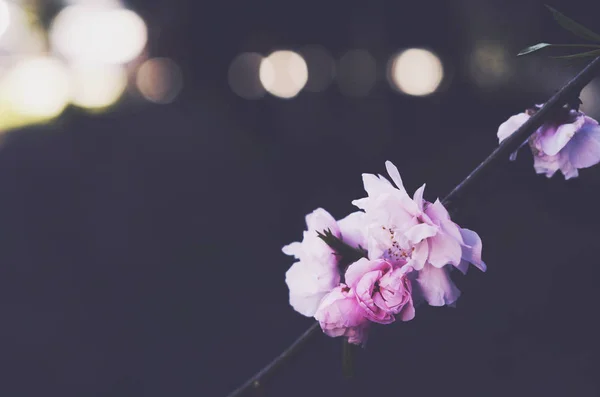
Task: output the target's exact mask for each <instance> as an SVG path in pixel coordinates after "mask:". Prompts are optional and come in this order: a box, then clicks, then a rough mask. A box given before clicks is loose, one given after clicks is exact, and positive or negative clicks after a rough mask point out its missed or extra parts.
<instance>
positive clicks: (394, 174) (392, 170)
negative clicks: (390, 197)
mask: <svg viewBox="0 0 600 397" xmlns="http://www.w3.org/2000/svg"><path fill="white" fill-rule="evenodd" d="M385 169H386V170H387V172H388V174H389V175H390V178H392V181H394V183H395V184H396V186H397V187H398V189H400V190H402V191H404V192H405V191H406V190H405V189H404V185H403V184H402V178H400V172H398V168H397V167H396V166H395V165H394V164H393V163H392V162H391V161H386V162H385Z"/></svg>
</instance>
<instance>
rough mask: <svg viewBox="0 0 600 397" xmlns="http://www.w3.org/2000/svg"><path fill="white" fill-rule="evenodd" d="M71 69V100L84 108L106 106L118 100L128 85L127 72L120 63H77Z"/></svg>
mask: <svg viewBox="0 0 600 397" xmlns="http://www.w3.org/2000/svg"><path fill="white" fill-rule="evenodd" d="M70 71H71V75H70V77H71V102H72V103H73V104H74V105H76V106H79V107H82V108H86V109H102V108H106V107H108V106H110V105H112V104H114V103H115V102H117V101H118V100H119V98H120V97H121V95H122V94H123V92H124V91H125V88H126V87H127V72H126V71H125V69H124V68H123V67H122V66H120V65H111V64H94V63H76V64H74V65H72V66H71V68H70Z"/></svg>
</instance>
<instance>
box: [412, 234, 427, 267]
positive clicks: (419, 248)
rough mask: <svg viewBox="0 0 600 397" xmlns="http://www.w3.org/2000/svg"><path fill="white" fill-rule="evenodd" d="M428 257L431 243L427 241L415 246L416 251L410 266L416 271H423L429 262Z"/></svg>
mask: <svg viewBox="0 0 600 397" xmlns="http://www.w3.org/2000/svg"><path fill="white" fill-rule="evenodd" d="M428 257H429V243H428V242H427V241H422V242H420V243H419V244H417V245H415V250H414V251H413V253H412V256H411V258H410V261H409V262H408V265H409V266H411V267H412V268H413V269H415V270H421V269H423V266H425V262H427V258H428Z"/></svg>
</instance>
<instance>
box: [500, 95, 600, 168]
mask: <svg viewBox="0 0 600 397" xmlns="http://www.w3.org/2000/svg"><path fill="white" fill-rule="evenodd" d="M541 107H542V105H536V106H535V107H534V108H532V109H528V110H526V111H525V112H524V113H519V114H517V115H514V116H512V117H510V118H509V119H508V120H506V121H505V122H504V123H502V124H501V125H500V127H499V128H498V140H499V141H500V143H502V141H503V140H505V139H506V138H508V137H509V136H511V135H512V134H513V133H514V132H515V131H516V130H517V129H518V128H519V127H520V126H521V125H523V124H524V123H525V122H526V121H527V120H528V119H529V117H531V116H532V115H533V114H535V112H537V111H538V110H539V109H540V108H541ZM528 142H529V146H530V147H531V151H532V152H533V159H534V163H533V167H534V168H535V171H536V172H537V173H538V174H545V175H546V176H547V177H548V178H551V177H552V176H553V175H554V174H555V173H556V171H558V170H560V171H561V172H562V174H563V175H564V177H565V179H571V178H575V177H577V176H578V175H579V172H578V171H577V170H578V169H580V168H588V167H591V166H593V165H596V164H598V163H599V162H600V126H599V125H598V122H597V121H596V120H594V119H593V118H591V117H588V116H586V115H585V114H584V113H583V112H580V111H578V110H575V109H572V108H570V107H568V106H565V107H563V108H561V109H560V110H559V111H557V112H556V113H555V114H554V116H553V117H552V118H551V119H550V120H549V121H547V122H546V123H544V124H543V125H542V126H541V127H540V128H538V129H537V130H536V131H535V132H534V133H533V135H531V137H530V138H529V140H528ZM515 158H516V152H515V153H513V154H512V156H511V160H514V159H515Z"/></svg>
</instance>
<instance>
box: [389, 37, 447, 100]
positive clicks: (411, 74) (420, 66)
mask: <svg viewBox="0 0 600 397" xmlns="http://www.w3.org/2000/svg"><path fill="white" fill-rule="evenodd" d="M443 78H444V68H443V67H442V62H441V61H440V59H439V58H438V57H437V55H435V54H434V53H433V52H431V51H428V50H424V49H421V48H411V49H408V50H405V51H403V52H402V53H401V54H400V55H398V56H396V57H395V58H394V59H393V60H392V63H391V67H390V69H389V79H390V81H391V82H392V83H393V84H394V85H395V86H396V87H397V88H398V89H399V90H400V91H402V92H404V93H405V94H408V95H413V96H425V95H429V94H432V93H433V92H435V90H437V88H438V87H439V85H440V83H441V82H442V79H443Z"/></svg>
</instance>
